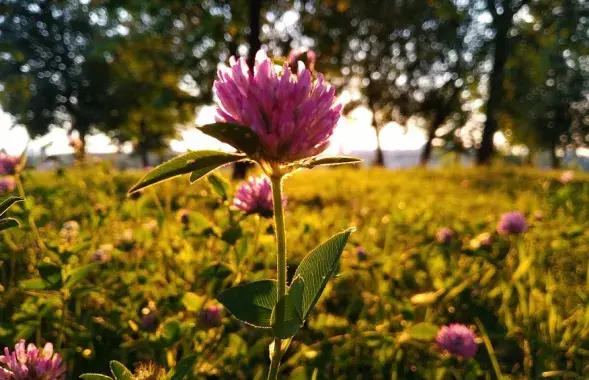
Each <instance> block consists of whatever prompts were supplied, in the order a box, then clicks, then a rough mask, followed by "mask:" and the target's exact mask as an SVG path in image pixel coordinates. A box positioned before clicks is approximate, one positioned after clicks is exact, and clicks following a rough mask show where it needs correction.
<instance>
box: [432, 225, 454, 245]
mask: <svg viewBox="0 0 589 380" xmlns="http://www.w3.org/2000/svg"><path fill="white" fill-rule="evenodd" d="M453 237H454V231H452V230H451V229H450V228H448V227H443V228H440V229H439V230H438V231H436V240H437V241H438V243H440V244H450V243H451V242H452V238H453Z"/></svg>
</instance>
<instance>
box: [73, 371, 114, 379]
mask: <svg viewBox="0 0 589 380" xmlns="http://www.w3.org/2000/svg"><path fill="white" fill-rule="evenodd" d="M80 379H84V380H112V377H110V376H106V375H101V374H99V373H86V374H84V375H81V376H80Z"/></svg>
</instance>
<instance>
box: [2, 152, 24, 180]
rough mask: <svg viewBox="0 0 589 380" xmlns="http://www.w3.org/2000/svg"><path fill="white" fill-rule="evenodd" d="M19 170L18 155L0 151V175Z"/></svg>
mask: <svg viewBox="0 0 589 380" xmlns="http://www.w3.org/2000/svg"><path fill="white" fill-rule="evenodd" d="M19 170H20V157H18V156H9V155H7V154H6V153H0V175H14V174H16V173H18V172H19Z"/></svg>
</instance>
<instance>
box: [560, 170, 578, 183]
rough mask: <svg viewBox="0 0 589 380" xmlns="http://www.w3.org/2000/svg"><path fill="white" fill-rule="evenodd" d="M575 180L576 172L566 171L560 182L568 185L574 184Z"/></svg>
mask: <svg viewBox="0 0 589 380" xmlns="http://www.w3.org/2000/svg"><path fill="white" fill-rule="evenodd" d="M573 179H575V172H574V171H572V170H566V171H564V172H562V174H561V175H560V178H559V180H560V182H562V183H564V184H566V183H569V182H572V181H573Z"/></svg>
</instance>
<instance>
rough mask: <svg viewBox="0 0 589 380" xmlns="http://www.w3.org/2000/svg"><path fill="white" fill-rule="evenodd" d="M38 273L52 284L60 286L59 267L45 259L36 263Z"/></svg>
mask: <svg viewBox="0 0 589 380" xmlns="http://www.w3.org/2000/svg"><path fill="white" fill-rule="evenodd" d="M37 269H38V270H39V274H40V275H41V277H43V279H44V280H45V281H46V282H48V283H49V284H50V285H52V286H59V287H61V267H60V266H59V265H57V264H55V263H53V262H51V261H49V260H47V259H45V260H43V261H41V262H39V265H37Z"/></svg>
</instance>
